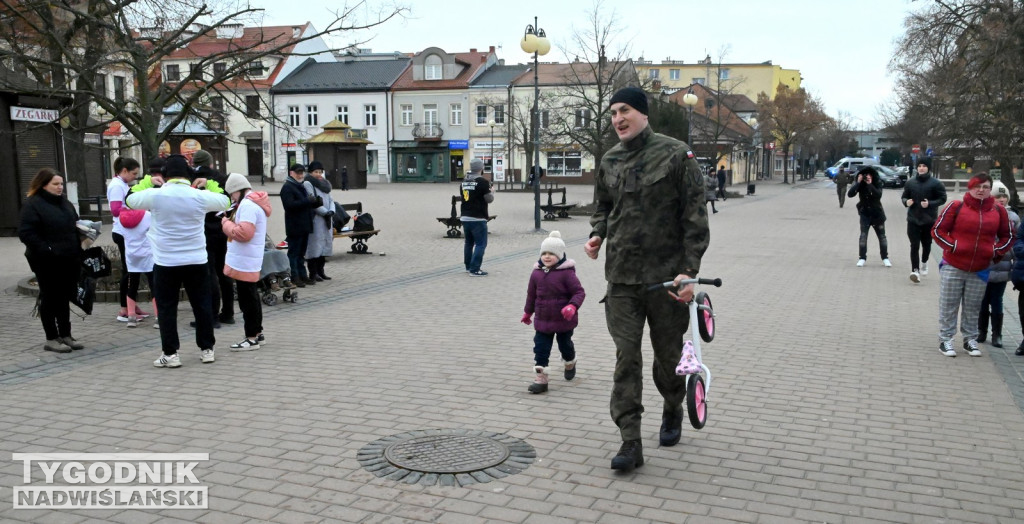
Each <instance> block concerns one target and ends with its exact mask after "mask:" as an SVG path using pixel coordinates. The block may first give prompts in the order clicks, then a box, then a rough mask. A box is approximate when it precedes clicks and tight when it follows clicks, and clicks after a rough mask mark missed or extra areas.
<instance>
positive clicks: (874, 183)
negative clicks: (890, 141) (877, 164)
mask: <svg viewBox="0 0 1024 524" xmlns="http://www.w3.org/2000/svg"><path fill="white" fill-rule="evenodd" d="M854 195H860V197H859V198H860V201H859V202H857V213H858V214H859V215H860V241H859V242H858V247H859V249H860V254H859V256H858V257H857V267H863V266H864V263H865V262H866V261H867V256H868V230H869V229H871V228H874V229H875V235H876V236H877V237H878V249H879V251H880V252H881V255H882V265H883V266H885V267H892V262H890V261H889V242H888V240H886V238H885V210H884V209H882V179H881V178H879V177H878V171H876V170H875V168H873V167H871V166H867V167H862V168H860V170H859V171H857V179H856V180H855V181H854V182H853V187H851V188H850V191H849V193H848V194H847V196H849V197H850V198H853V196H854Z"/></svg>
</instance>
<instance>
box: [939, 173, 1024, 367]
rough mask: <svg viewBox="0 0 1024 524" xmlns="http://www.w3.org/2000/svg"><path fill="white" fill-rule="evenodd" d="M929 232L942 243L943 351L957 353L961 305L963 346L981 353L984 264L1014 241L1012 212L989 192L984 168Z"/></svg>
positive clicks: (989, 181)
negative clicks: (1011, 224) (957, 317)
mask: <svg viewBox="0 0 1024 524" xmlns="http://www.w3.org/2000/svg"><path fill="white" fill-rule="evenodd" d="M932 238H934V239H935V243H936V244H938V245H939V247H941V248H942V262H940V263H939V351H940V352H942V354H943V355H945V356H947V357H955V356H956V350H954V349H953V335H954V334H955V333H956V316H957V311H958V310H959V312H960V333H961V334H962V335H963V339H964V340H963V347H964V352H966V353H967V354H968V355H970V356H972V357H980V356H981V349H979V348H978V315H979V314H980V312H981V300H982V299H983V298H984V296H985V288H986V285H987V283H986V280H987V279H988V271H987V270H988V267H989V265H990V264H991V263H992V261H993V260H997V259H1000V258H1002V256H1003V255H1004V254H1005V253H1006V252H1007V250H1009V249H1010V247H1011V245H1012V243H1013V228H1011V227H1010V217H1009V215H1008V214H1007V213H1006V209H1004V208H1003V207H1002V206H999V205H997V204H996V203H995V199H994V198H992V177H990V176H989V175H988V173H984V172H982V173H978V174H977V175H974V176H973V177H972V178H971V179H970V180H968V181H967V193H966V194H965V195H964V198H963V200H954V201H953V202H950V203H949V204H948V205H947V206H946V207H944V208H943V209H942V211H940V212H939V216H938V219H936V220H935V226H933V227H932Z"/></svg>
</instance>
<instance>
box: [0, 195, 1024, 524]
mask: <svg viewBox="0 0 1024 524" xmlns="http://www.w3.org/2000/svg"><path fill="white" fill-rule="evenodd" d="M277 187H279V184H278V185H276V186H273V185H268V188H270V189H271V191H272V192H275V191H276V188H277ZM456 190H457V188H456V186H455V185H454V184H440V185H434V184H422V185H415V184H406V185H397V184H396V185H384V184H371V185H370V187H369V188H368V189H366V190H359V191H350V192H348V193H346V194H343V195H338V196H337V197H336V200H339V201H354V200H360V201H362V202H363V204H364V209H365V210H366V211H369V212H370V213H372V214H373V216H374V219H375V222H376V224H377V225H378V226H379V227H380V228H381V229H382V232H381V234H380V235H379V236H377V237H374V238H373V239H372V240H371V242H370V250H371V251H373V252H374V253H375V255H372V256H371V255H352V254H347V253H343V251H345V250H347V249H348V244H347V242H345V241H343V240H338V241H336V243H335V249H336V254H335V256H333V257H332V258H331V260H330V262H329V263H328V265H327V272H328V274H329V275H331V276H333V277H334V279H333V280H331V281H330V282H326V283H321V284H318V285H316V286H313V287H307V288H305V289H302V290H300V298H299V301H298V303H296V304H287V303H279V304H278V305H276V306H273V307H266V308H265V313H266V318H265V323H264V324H265V328H266V331H265V332H266V335H267V339H268V343H267V345H266V347H264V348H263V349H260V350H259V351H253V352H245V353H231V352H229V351H227V348H228V346H229V344H230V343H232V342H236V341H238V340H241V337H242V330H241V325H240V324H236V325H234V326H225V327H224V328H222V329H220V330H218V331H217V338H218V342H217V361H216V362H215V363H213V364H206V365H203V364H201V363H200V361H199V352H198V350H197V348H196V347H195V346H194V343H193V341H192V340H191V338H192V337H193V334H192V332H191V331H190V330H189V329H188V327H187V322H188V320H189V318H188V316H189V311H188V310H187V307H184V306H183V307H182V308H181V311H179V315H180V319H179V320H180V322H181V334H182V343H183V349H182V352H181V354H182V361H183V363H184V365H183V366H182V367H181V368H178V369H157V368H154V367H153V366H152V360H153V359H154V358H156V357H157V355H158V353H159V340H158V334H157V331H156V330H152V329H136V330H128V329H125V328H124V325H123V324H120V323H118V322H116V321H114V316H115V314H116V305H111V304H100V305H99V306H98V307H97V310H96V312H95V314H94V315H93V316H91V317H87V318H86V319H85V320H81V319H75V320H74V321H73V325H74V334H75V336H76V337H77V338H79V339H80V340H82V341H83V342H84V343H85V344H86V345H87V348H86V349H85V350H82V351H76V352H74V353H71V354H66V355H57V354H51V353H46V352H43V351H42V349H41V344H42V342H43V340H42V339H43V337H42V330H41V328H40V326H39V325H38V321H37V320H36V319H32V318H30V317H29V316H28V314H29V311H30V310H31V307H32V300H31V299H29V298H27V297H21V296H18V295H16V294H12V293H11V292H7V293H6V294H4V295H3V296H2V300H0V315H2V316H3V318H4V321H3V322H2V323H0V333H2V335H3V340H4V344H3V345H0V370H2V373H3V374H2V375H0V413H3V416H2V417H0V451H2V453H0V492H2V493H3V495H2V496H0V521H2V522H33V523H35V522H67V523H76V524H77V523H84V522H125V523H128V522H130V523H149V522H213V523H231V522H282V523H287V522H303V523H305V522H360V523H364V522H365V523H376V522H447V523H462V522H465V523H469V522H473V523H475V522H514V523H547V522H601V523H623V522H671V523H688V524H690V523H699V522H787V523H788V522H828V523H854V522H899V523H905V522H922V523H923V522H976V523H1008V522H1021V521H1024V464H1022V459H1024V440H1022V437H1024V415H1022V411H1021V406H1022V403H1021V399H1022V398H1024V394H1022V391H1024V388H1022V384H1024V380H1022V379H1021V362H1022V361H1024V359H1021V358H1020V357H1015V356H1014V355H1013V354H1012V353H1013V349H1014V348H1015V347H1016V345H1017V343H1019V342H1020V332H1019V330H1018V329H1017V326H1016V322H1015V321H1013V320H1011V319H1014V318H1016V301H1015V298H1016V297H1015V295H1013V294H1012V292H1008V293H1007V324H1008V327H1007V329H1006V333H1005V337H1006V339H1005V342H1006V345H1007V347H1006V348H1005V349H1003V350H996V349H995V348H992V347H991V346H989V345H987V344H983V345H982V351H983V352H984V353H985V355H984V356H983V357H981V358H970V357H968V356H966V355H964V354H963V353H962V352H961V354H960V355H959V356H958V357H957V358H955V359H953V358H946V357H943V356H941V355H940V354H939V352H938V350H937V347H936V346H937V340H936V331H937V326H936V322H937V321H936V317H937V301H938V286H937V284H938V278H937V274H936V272H933V274H932V275H930V276H928V277H926V278H925V279H924V281H923V282H922V283H921V284H918V285H914V284H913V283H911V282H910V280H909V279H908V278H907V275H908V274H909V271H910V267H909V265H908V264H909V262H908V259H909V246H908V242H907V240H906V236H905V233H904V231H905V226H904V225H903V224H904V218H903V217H904V211H903V209H902V207H901V205H900V203H899V191H897V190H887V191H886V192H885V194H884V196H883V201H884V203H885V206H886V208H887V209H886V211H887V214H888V215H889V217H890V218H889V227H888V233H889V244H890V249H891V250H892V251H891V255H892V256H891V258H892V260H893V263H894V264H895V267H893V268H890V269H886V268H884V267H882V264H881V261H880V260H879V258H878V256H877V248H878V246H877V243H876V240H875V239H874V237H873V236H872V237H871V238H870V239H869V253H870V254H871V255H870V257H869V260H868V264H867V266H866V267H864V268H857V267H855V266H854V264H855V262H856V258H857V236H858V227H857V217H856V211H855V209H854V207H853V206H852V205H851V206H847V207H846V208H845V209H839V208H838V206H837V204H836V198H835V190H834V186H832V185H831V184H830V183H828V182H823V181H821V180H816V181H812V182H801V183H799V184H797V185H795V186H784V185H782V184H779V183H778V182H777V181H776V182H771V183H759V184H758V188H757V196H756V197H752V198H743V199H730V200H728V201H726V202H719V203H718V208H719V211H720V212H719V213H718V214H715V215H713V216H712V218H711V224H712V242H711V248H710V250H709V252H708V254H707V256H706V257H705V260H704V265H703V273H702V276H706V277H721V278H722V279H723V280H724V282H725V285H724V286H723V287H722V288H710V289H706V290H707V291H709V294H710V295H711V297H712V300H713V301H714V304H715V307H716V313H717V315H718V317H717V331H718V332H717V333H716V337H715V340H714V341H713V342H712V343H710V344H707V345H706V346H705V348H704V362H705V363H706V364H707V365H708V366H709V367H710V368H711V369H712V371H713V372H714V377H715V380H714V384H713V387H712V388H711V389H710V390H709V391H708V402H709V417H708V424H707V426H706V427H705V428H704V429H703V430H700V431H696V430H693V429H692V428H690V427H689V426H688V425H684V433H683V439H682V441H681V442H680V444H679V445H678V446H675V447H671V448H660V447H659V446H658V440H657V431H658V426H659V423H660V420H659V418H660V417H659V416H658V415H659V414H660V411H661V409H660V408H661V400H660V396H659V395H658V393H657V391H656V389H655V388H654V387H653V384H652V382H651V379H650V377H649V373H648V376H647V378H646V382H645V383H646V385H647V388H646V389H645V391H644V402H645V405H646V406H647V409H648V415H649V416H647V417H645V424H644V431H643V435H644V437H643V439H644V446H645V447H644V453H645V458H646V461H647V462H646V464H645V465H644V466H643V467H641V468H639V469H637V470H635V471H633V472H630V473H627V474H617V473H614V472H613V471H611V470H610V469H609V461H610V459H611V457H612V455H613V454H614V453H615V451H616V450H617V449H618V447H619V444H620V441H619V437H618V432H617V430H616V428H615V426H614V424H613V423H612V421H611V420H610V419H609V415H608V396H609V392H610V390H611V375H612V369H613V364H614V348H613V345H612V343H611V341H610V338H609V336H608V334H607V329H606V326H605V321H604V315H603V312H602V308H601V305H600V304H599V301H600V299H601V297H602V296H603V294H604V292H603V290H604V279H603V258H602V260H599V261H596V262H595V261H592V260H589V259H587V258H586V256H585V255H584V254H583V250H582V244H583V242H584V241H585V240H586V236H587V233H588V232H589V226H588V225H587V223H586V220H585V219H582V218H572V219H568V220H559V221H557V222H544V224H543V226H544V227H545V228H548V229H552V228H557V229H559V230H561V232H562V235H563V238H565V239H566V241H567V242H566V243H567V246H568V252H569V255H570V256H571V257H572V258H575V259H576V261H577V263H578V275H579V277H580V279H581V281H582V283H583V285H584V287H585V288H586V290H587V291H588V297H587V300H586V302H585V303H584V305H583V307H582V308H581V309H580V319H581V320H580V326H579V328H578V329H577V330H576V334H575V336H574V340H575V343H576V349H577V352H578V355H579V365H578V370H579V371H578V373H577V375H576V379H575V380H573V381H571V382H566V381H564V380H562V379H561V378H560V376H561V373H558V372H557V367H558V363H557V359H556V360H554V361H553V366H554V367H555V368H556V372H555V373H553V374H552V381H551V386H550V391H549V392H548V393H546V394H543V395H531V394H529V393H528V392H527V391H526V388H527V386H528V385H529V383H530V382H531V381H532V372H531V371H532V364H533V361H532V356H533V355H532V336H533V331H532V329H531V328H530V327H527V326H523V325H522V324H520V323H519V318H520V316H521V314H522V308H523V301H524V299H525V295H526V283H527V279H528V275H529V273H530V268H531V265H532V264H533V262H534V261H535V260H536V259H537V256H538V249H539V246H540V241H541V240H542V238H543V235H540V234H536V233H534V232H533V209H532V195H529V194H523V193H518V194H511V193H498V194H497V196H496V199H495V202H494V204H493V205H492V208H491V211H492V213H493V214H496V215H498V219H497V220H495V221H493V222H491V223H490V229H491V235H490V239H489V245H488V248H487V256H486V257H485V259H484V264H483V269H484V270H485V271H488V272H490V275H489V276H487V277H486V278H472V277H469V276H468V275H466V273H465V272H464V268H463V267H462V262H461V261H462V242H461V240H454V239H447V238H445V237H444V235H445V228H444V226H442V225H440V224H439V223H438V222H437V221H436V217H438V216H446V215H447V213H448V211H449V210H450V196H451V195H453V194H455V191H456ZM590 193H591V189H590V188H586V187H570V188H569V195H568V200H569V201H570V202H586V201H589V197H590ZM272 201H273V202H274V205H275V208H274V215H273V216H272V217H271V219H270V222H271V223H272V228H271V234H272V235H273V236H274V238H275V240H280V239H282V238H283V220H282V217H281V214H282V213H281V208H280V201H279V199H278V198H276V197H274V198H272ZM652 234H656V232H652ZM103 239H104V240H105V241H106V242H109V231H108V232H106V234H105V235H104V237H103ZM22 251H23V250H22V249H21V247H20V244H18V243H17V241H16V240H13V241H12V239H2V241H0V252H2V253H3V254H4V260H5V267H4V268H2V269H0V279H2V280H0V281H2V282H3V283H4V284H5V285H7V286H11V285H13V284H14V277H16V276H17V275H16V273H17V274H20V275H21V276H24V275H25V274H26V273H25V272H26V271H27V268H24V267H22V266H20V264H23V258H22V257H21V253H22ZM379 254H384V256H379ZM602 256H603V253H602ZM933 267H934V265H933ZM19 268H20V269H19ZM143 327H146V326H145V325H144V326H143ZM957 345H958V347H959V339H958V341H957ZM645 346H646V343H645ZM645 351H646V353H645V356H646V357H647V358H648V361H649V359H650V349H649V347H645ZM420 430H475V431H481V432H493V433H500V434H504V435H509V436H511V437H514V438H517V439H521V440H522V441H523V442H525V443H527V444H529V446H532V447H533V448H534V449H535V450H536V458H535V460H534V461H533V462H532V463H531V464H530V465H529V466H528V467H527V468H525V469H524V470H522V471H521V472H520V473H517V474H514V475H509V476H506V477H503V478H500V479H495V480H492V481H490V482H488V483H478V484H472V485H467V486H444V485H439V484H435V485H432V486H425V485H421V484H419V483H415V484H409V483H405V482H401V481H397V480H393V479H389V478H386V477H383V478H381V477H377V476H376V475H374V473H372V472H370V471H367V470H366V469H364V468H363V467H362V466H361V464H360V462H359V455H358V454H359V450H360V449H362V448H363V447H364V446H366V445H367V444H369V443H372V442H374V441H377V440H378V439H382V438H384V437H387V436H389V435H397V434H403V433H408V432H414V431H420ZM20 452H108V453H126V452H161V453H176V452H195V453H209V454H210V460H209V461H208V462H205V463H203V464H201V465H200V467H199V468H197V469H196V470H195V474H196V475H197V477H198V478H199V479H200V481H201V482H202V483H204V484H205V485H208V486H209V500H210V507H209V509H207V510H122V509H110V510H89V511H86V510H59V511H58V510H54V511H43V510H13V509H12V507H11V506H12V502H11V499H10V498H9V497H10V494H11V489H10V488H11V487H12V486H16V485H20V484H21V482H22V476H21V475H22V468H21V464H20V463H15V462H14V461H13V460H11V457H10V453H20Z"/></svg>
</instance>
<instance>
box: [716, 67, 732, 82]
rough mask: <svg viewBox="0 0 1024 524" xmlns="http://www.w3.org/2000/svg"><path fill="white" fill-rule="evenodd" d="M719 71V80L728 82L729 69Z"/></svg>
mask: <svg viewBox="0 0 1024 524" xmlns="http://www.w3.org/2000/svg"><path fill="white" fill-rule="evenodd" d="M718 71H719V73H718V78H719V79H720V80H728V79H729V70H728V69H719V70H718Z"/></svg>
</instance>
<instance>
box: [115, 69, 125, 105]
mask: <svg viewBox="0 0 1024 524" xmlns="http://www.w3.org/2000/svg"><path fill="white" fill-rule="evenodd" d="M125 96H126V90H125V78H124V77H123V76H121V75H114V100H117V101H118V102H124V100H125Z"/></svg>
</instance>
